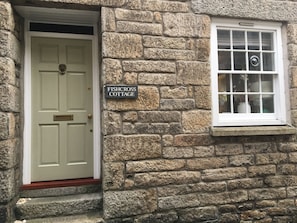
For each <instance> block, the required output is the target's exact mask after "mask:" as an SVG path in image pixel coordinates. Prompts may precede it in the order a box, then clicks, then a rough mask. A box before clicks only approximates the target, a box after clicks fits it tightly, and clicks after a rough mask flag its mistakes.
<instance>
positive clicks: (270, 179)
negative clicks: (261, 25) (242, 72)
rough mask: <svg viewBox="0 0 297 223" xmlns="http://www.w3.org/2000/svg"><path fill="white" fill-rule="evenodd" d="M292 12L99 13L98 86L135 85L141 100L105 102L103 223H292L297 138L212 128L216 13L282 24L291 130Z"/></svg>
mask: <svg viewBox="0 0 297 223" xmlns="http://www.w3.org/2000/svg"><path fill="white" fill-rule="evenodd" d="M296 7H297V3H296V2H292V1H249V0H248V1H241V0H239V1H227V0H226V1H209V0H192V1H157V0H144V1H139V4H138V5H137V7H136V5H135V4H134V7H133V8H122V7H121V8H119V7H103V8H102V47H103V48H102V50H103V53H102V55H103V63H102V66H103V76H102V83H103V85H107V84H128V85H129V84H132V85H138V86H139V97H138V99H137V100H111V99H103V108H104V112H103V117H104V118H103V133H104V137H103V176H104V179H103V189H104V216H105V220H106V221H107V222H110V223H113V222H137V223H138V222H164V223H170V222H226V223H233V222H234V223H236V222H242V223H247V222H249V223H250V222H267V223H268V222H296V221H297V217H296V216H297V208H296V199H295V198H296V192H297V175H296V173H297V172H296V171H297V169H296V164H297V163H296V159H295V158H294V157H295V156H296V152H297V144H296V142H295V140H296V137H295V135H294V134H293V135H282V134H280V135H270V136H264V135H262V136H261V135H253V136H234V137H233V136H232V135H231V136H227V137H214V136H213V135H211V134H210V131H209V129H210V127H211V88H210V84H211V79H210V67H211V64H210V57H209V52H210V25H211V19H212V18H213V17H218V16H219V17H229V18H230V17H231V18H234V19H238V18H244V19H257V20H265V21H266V20H267V21H279V22H283V25H284V30H285V31H284V40H285V41H284V51H285V55H288V60H289V61H285V62H287V63H286V67H285V72H286V73H287V74H288V75H287V79H286V80H285V81H286V84H287V86H288V88H290V89H287V93H288V94H287V96H288V101H290V103H291V110H290V109H289V110H290V112H289V113H290V114H291V117H292V123H293V124H295V123H296V118H297V116H296V112H295V110H296V108H295V107H296V106H295V105H296V96H294V95H296V93H295V90H296V89H295V88H296V77H295V76H296V67H295V66H296V64H295V60H296V58H297V57H296V55H297V54H296V52H297V51H296V50H295V44H296V39H297V36H296V33H297V32H296V30H297V29H296V28H297V27H296V24H295V21H296V19H297V16H296V15H295V11H296V10H295V8H296ZM286 41H287V42H286ZM289 122H291V120H289ZM238 130H239V131H241V130H240V128H238ZM264 131H265V130H264ZM242 135H244V130H242Z"/></svg>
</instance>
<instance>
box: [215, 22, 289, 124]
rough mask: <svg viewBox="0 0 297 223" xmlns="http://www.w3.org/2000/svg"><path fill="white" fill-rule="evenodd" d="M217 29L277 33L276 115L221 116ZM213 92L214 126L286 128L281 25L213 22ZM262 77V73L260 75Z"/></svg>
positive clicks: (229, 114) (274, 23) (228, 114)
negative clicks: (280, 126) (277, 126)
mask: <svg viewBox="0 0 297 223" xmlns="http://www.w3.org/2000/svg"><path fill="white" fill-rule="evenodd" d="M218 28H230V29H232V28H239V29H244V30H254V29H256V30H261V31H262V30H263V31H273V32H274V33H275V36H274V37H275V44H274V46H275V49H276V57H275V71H276V73H277V75H276V78H274V79H275V80H274V91H275V97H274V113H241V114H240V113H219V101H218V70H219V69H218V53H217V52H218V47H217V29H218ZM210 60H211V80H212V81H211V89H212V123H213V126H253V125H254V126H260V125H285V124H287V118H286V97H285V74H284V58H283V42H282V24H281V23H276V22H261V21H257V22H256V21H247V20H233V19H221V18H213V19H212V24H211V54H210ZM259 73H260V72H259Z"/></svg>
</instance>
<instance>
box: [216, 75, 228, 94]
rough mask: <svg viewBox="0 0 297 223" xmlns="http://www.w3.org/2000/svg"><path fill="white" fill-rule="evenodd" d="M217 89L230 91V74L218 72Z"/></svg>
mask: <svg viewBox="0 0 297 223" xmlns="http://www.w3.org/2000/svg"><path fill="white" fill-rule="evenodd" d="M218 89H219V92H230V74H219V77H218Z"/></svg>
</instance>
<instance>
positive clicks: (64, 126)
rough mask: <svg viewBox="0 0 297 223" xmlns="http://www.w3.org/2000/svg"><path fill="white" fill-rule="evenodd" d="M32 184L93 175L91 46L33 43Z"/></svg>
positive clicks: (82, 42)
mask: <svg viewBox="0 0 297 223" xmlns="http://www.w3.org/2000/svg"><path fill="white" fill-rule="evenodd" d="M31 45H32V47H31V55H32V60H31V65H32V66H31V69H32V74H31V80H32V81H31V84H32V148H31V167H32V168H31V169H32V171H31V181H32V182H36V181H51V180H64V179H75V178H87V177H92V176H93V135H92V134H93V133H92V132H93V131H92V129H93V120H92V111H93V108H92V104H93V100H92V44H91V41H90V40H76V39H58V38H42V37H35V38H32V42H31Z"/></svg>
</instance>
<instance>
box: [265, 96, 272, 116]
mask: <svg viewBox="0 0 297 223" xmlns="http://www.w3.org/2000/svg"><path fill="white" fill-rule="evenodd" d="M273 101H274V100H273V95H269V94H264V95H263V113H273V112H274V103H273Z"/></svg>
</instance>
